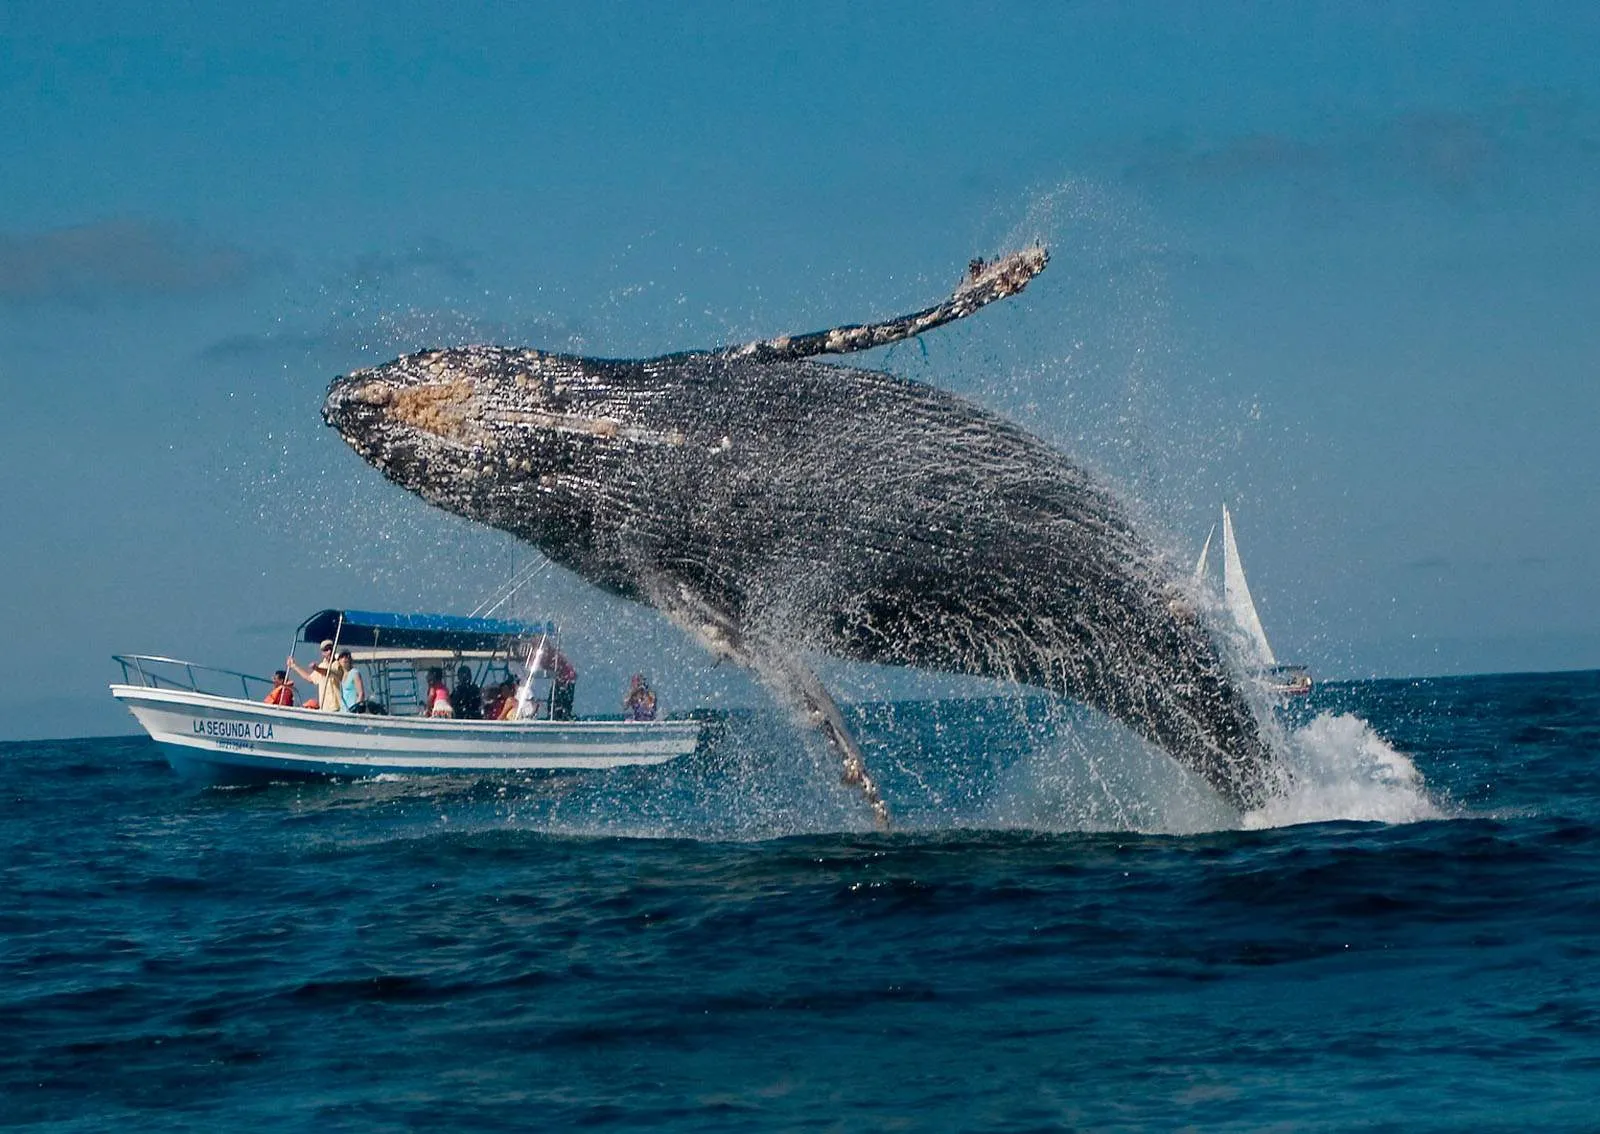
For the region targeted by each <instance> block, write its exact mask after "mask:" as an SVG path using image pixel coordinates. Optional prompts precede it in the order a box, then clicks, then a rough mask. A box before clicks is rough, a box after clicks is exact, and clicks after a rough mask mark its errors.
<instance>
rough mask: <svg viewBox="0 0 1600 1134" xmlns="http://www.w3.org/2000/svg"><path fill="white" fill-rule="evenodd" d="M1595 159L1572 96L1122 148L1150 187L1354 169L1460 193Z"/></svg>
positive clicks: (1306, 177)
mask: <svg viewBox="0 0 1600 1134" xmlns="http://www.w3.org/2000/svg"><path fill="white" fill-rule="evenodd" d="M1597 160H1600V117H1597V116H1596V114H1595V113H1594V112H1593V111H1592V110H1591V109H1590V108H1588V107H1587V106H1585V105H1584V104H1583V103H1581V102H1580V101H1579V100H1578V99H1576V98H1571V97H1560V96H1555V95H1547V94H1524V95H1519V96H1516V97H1513V98H1509V99H1506V100H1504V101H1501V102H1498V103H1493V104H1487V105H1483V106H1478V107H1471V108H1466V109H1451V110H1442V109H1435V108H1416V109H1412V110H1408V111H1405V112H1402V113H1399V114H1395V115H1391V116H1388V117H1384V118H1375V119H1374V118H1362V119H1350V120H1347V121H1345V122H1342V123H1335V124H1333V125H1331V126H1329V127H1328V128H1326V129H1324V130H1322V131H1313V132H1309V133H1307V134H1306V135H1305V136H1303V137H1296V136H1291V135H1290V134H1287V133H1282V132H1279V133H1271V132H1258V133H1251V134H1243V135H1238V136H1235V137H1231V138H1221V139H1217V140H1214V141H1211V142H1204V141H1197V140H1195V139H1192V138H1187V137H1182V136H1167V137H1162V138H1153V139H1149V140H1147V141H1145V142H1143V143H1141V144H1139V145H1136V146H1134V147H1132V148H1131V150H1129V151H1127V152H1125V153H1124V155H1123V158H1122V166H1123V173H1124V175H1125V176H1126V177H1127V178H1128V179H1130V180H1133V181H1137V182H1143V183H1148V184H1152V185H1165V184H1175V183H1191V184H1192V183H1207V182H1210V183H1218V184H1224V183H1232V182H1238V181H1271V180H1278V181H1288V182H1291V183H1297V182H1309V181H1319V182H1320V181H1321V180H1324V179H1326V178H1329V177H1333V176H1337V175H1340V174H1343V173H1352V172H1359V173H1361V174H1362V175H1363V176H1371V175H1374V174H1376V175H1378V176H1387V177H1390V178H1393V179H1396V180H1401V181H1405V182H1409V183H1412V184H1416V185H1421V186H1424V187H1426V188H1429V189H1432V190H1434V191H1437V192H1440V193H1446V194H1458V193H1463V192H1468V191H1471V190H1473V189H1476V188H1478V187H1480V186H1483V185H1486V184H1489V183H1491V182H1493V181H1494V180H1496V179H1497V178H1500V177H1503V176H1506V175H1507V174H1510V173H1514V172H1516V171H1518V170H1520V169H1523V168H1525V167H1528V166H1530V165H1535V164H1542V163H1546V162H1559V161H1577V162H1580V163H1594V162H1596V161H1597Z"/></svg>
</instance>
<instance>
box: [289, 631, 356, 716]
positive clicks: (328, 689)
mask: <svg viewBox="0 0 1600 1134" xmlns="http://www.w3.org/2000/svg"><path fill="white" fill-rule="evenodd" d="M318 650H319V652H320V653H321V655H322V660H321V661H317V662H313V663H312V664H311V668H310V669H309V670H305V669H301V668H300V663H299V662H297V661H295V660H294V655H293V654H291V655H289V668H290V669H292V670H294V671H295V672H296V673H297V674H299V675H300V678H301V680H303V681H309V682H311V684H313V685H315V686H316V687H317V708H318V709H319V710H320V711H322V712H324V713H337V712H339V711H340V710H341V709H343V708H344V699H343V698H342V697H341V696H340V694H339V686H340V685H341V684H342V683H343V682H344V672H345V671H344V666H343V664H342V663H341V662H337V661H335V660H334V658H333V642H332V640H331V639H327V638H324V639H323V641H322V645H321V646H319V647H318ZM301 707H302V708H307V709H309V708H310V707H311V706H310V705H303V706H301Z"/></svg>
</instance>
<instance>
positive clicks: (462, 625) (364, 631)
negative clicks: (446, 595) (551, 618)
mask: <svg viewBox="0 0 1600 1134" xmlns="http://www.w3.org/2000/svg"><path fill="white" fill-rule="evenodd" d="M555 632H556V627H555V623H553V622H513V621H511V620H510V619H506V618H462V617H461V616H459V615H455V614H389V613H385V612H383V611H376V610H319V611H318V612H317V613H315V614H313V615H312V616H311V617H310V618H308V619H306V620H305V621H304V622H302V623H301V624H300V640H301V641H302V642H321V641H323V640H325V639H330V638H331V639H333V640H334V641H336V642H338V643H339V645H341V646H350V647H352V648H355V647H362V648H366V649H372V648H375V647H380V646H381V647H383V648H385V649H395V650H494V649H499V648H500V647H502V646H503V645H505V642H506V639H508V638H537V637H539V636H540V635H541V634H549V635H554V634H555Z"/></svg>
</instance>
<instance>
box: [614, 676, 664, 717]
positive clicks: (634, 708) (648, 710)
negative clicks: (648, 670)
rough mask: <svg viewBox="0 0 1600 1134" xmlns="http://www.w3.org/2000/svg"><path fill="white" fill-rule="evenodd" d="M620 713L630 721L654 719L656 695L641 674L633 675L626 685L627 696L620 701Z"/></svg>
mask: <svg viewBox="0 0 1600 1134" xmlns="http://www.w3.org/2000/svg"><path fill="white" fill-rule="evenodd" d="M622 712H623V714H624V715H625V716H626V717H627V718H628V719H629V720H630V721H653V720H655V719H656V694H655V690H653V689H651V688H650V682H648V681H646V680H645V676H644V674H642V673H636V674H634V675H633V680H632V681H630V682H629V683H628V695H627V696H626V697H624V698H623V699H622Z"/></svg>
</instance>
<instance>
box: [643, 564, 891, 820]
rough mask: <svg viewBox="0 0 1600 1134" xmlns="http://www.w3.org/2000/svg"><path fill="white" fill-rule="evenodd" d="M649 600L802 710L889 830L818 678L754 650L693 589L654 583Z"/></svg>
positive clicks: (857, 750) (874, 789)
mask: <svg viewBox="0 0 1600 1134" xmlns="http://www.w3.org/2000/svg"><path fill="white" fill-rule="evenodd" d="M646 590H647V591H648V593H649V596H650V601H651V603H652V605H654V606H655V607H656V608H657V609H658V610H661V611H662V612H664V613H665V614H666V615H667V617H668V618H670V619H672V621H673V622H674V623H676V624H677V625H678V626H680V627H681V628H683V629H684V630H686V631H688V632H689V633H690V634H692V635H694V637H695V638H696V639H697V640H699V642H700V644H701V645H702V646H704V647H705V648H706V649H707V650H708V651H710V653H712V654H713V655H714V656H715V657H717V658H718V659H719V660H720V659H722V658H728V659H730V660H732V661H735V662H738V663H739V664H740V665H742V666H744V667H745V668H746V669H749V670H751V671H752V672H754V673H755V675H756V676H757V677H758V678H760V679H761V683H762V684H763V685H765V686H766V687H767V688H768V689H771V690H772V691H773V692H774V693H776V694H777V695H778V697H779V699H780V700H782V701H784V702H785V703H786V704H789V705H791V706H794V707H797V708H799V709H801V710H802V711H804V713H805V715H806V722H807V723H808V724H810V725H811V727H812V728H814V729H816V730H817V731H818V732H820V733H821V734H822V735H823V738H824V739H826V740H827V742H828V746H829V747H830V748H832V749H833V750H834V752H836V753H837V754H838V756H839V760H840V762H841V763H842V764H843V766H844V773H843V777H842V778H843V780H844V782H845V783H846V784H849V785H850V786H851V787H855V788H859V789H860V791H861V795H862V797H863V798H865V799H866V801H867V806H869V807H870V808H872V815H873V818H874V819H875V820H876V821H877V824H878V826H879V827H880V828H883V829H887V828H888V826H889V808H888V806H887V805H886V804H885V803H884V802H883V797H882V796H881V795H880V794H879V792H878V785H877V784H876V783H875V782H874V781H873V779H872V776H871V775H870V774H868V772H867V764H866V760H865V759H863V757H862V755H861V746H860V745H858V744H857V743H856V740H855V737H854V736H852V735H851V733H850V729H849V726H847V725H846V724H845V723H844V715H843V714H842V713H840V711H839V706H838V704H837V703H836V702H835V701H834V699H833V697H832V695H831V694H829V692H828V691H827V689H826V688H824V687H823V684H822V682H821V681H820V680H819V679H818V678H817V675H816V674H814V673H812V672H811V671H810V670H809V669H807V668H806V667H805V666H803V665H801V664H799V662H797V661H794V660H793V659H788V658H779V657H776V656H774V655H772V654H770V653H767V652H765V651H762V650H760V649H758V648H753V647H752V646H751V645H750V644H749V643H748V641H747V640H746V638H745V636H744V634H743V633H742V632H741V631H740V629H739V626H738V624H737V623H736V622H735V621H734V620H733V619H732V618H730V617H729V616H728V615H726V614H724V613H723V612H721V611H719V610H717V609H716V608H715V607H713V606H712V605H711V604H710V603H708V602H706V601H705V600H704V599H703V598H702V597H701V596H700V595H698V594H696V593H695V592H694V591H693V590H692V589H691V588H689V587H686V586H683V585H681V584H674V583H672V582H671V581H669V580H666V579H660V578H657V579H655V580H653V581H652V583H651V584H650V585H649V586H648V587H647V588H646Z"/></svg>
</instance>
